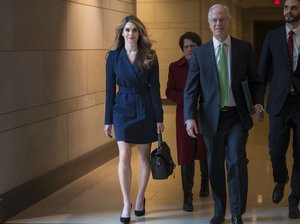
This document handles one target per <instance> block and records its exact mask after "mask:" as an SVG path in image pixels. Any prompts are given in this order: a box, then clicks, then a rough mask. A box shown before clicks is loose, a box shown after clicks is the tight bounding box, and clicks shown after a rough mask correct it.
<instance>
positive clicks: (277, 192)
mask: <svg viewBox="0 0 300 224" xmlns="http://www.w3.org/2000/svg"><path fill="white" fill-rule="evenodd" d="M288 182H289V176H287V177H286V180H285V182H284V183H277V184H276V185H275V187H274V190H273V195H272V200H273V202H274V203H276V204H277V203H279V202H280V201H281V200H282V198H283V195H284V187H285V185H286V184H287V183H288Z"/></svg>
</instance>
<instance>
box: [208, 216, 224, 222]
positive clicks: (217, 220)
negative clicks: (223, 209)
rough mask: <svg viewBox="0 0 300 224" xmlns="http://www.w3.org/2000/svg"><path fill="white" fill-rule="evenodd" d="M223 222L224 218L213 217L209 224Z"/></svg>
mask: <svg viewBox="0 0 300 224" xmlns="http://www.w3.org/2000/svg"><path fill="white" fill-rule="evenodd" d="M223 222H224V217H223V218H220V217H219V216H214V217H212V219H211V220H210V222H209V223H210V224H222V223H223Z"/></svg>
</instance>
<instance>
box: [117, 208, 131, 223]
mask: <svg viewBox="0 0 300 224" xmlns="http://www.w3.org/2000/svg"><path fill="white" fill-rule="evenodd" d="M131 209H132V204H131ZM131 209H130V211H131ZM121 215H122V213H121ZM130 219H131V217H130V216H129V217H122V216H120V222H121V223H124V224H129V223H130Z"/></svg>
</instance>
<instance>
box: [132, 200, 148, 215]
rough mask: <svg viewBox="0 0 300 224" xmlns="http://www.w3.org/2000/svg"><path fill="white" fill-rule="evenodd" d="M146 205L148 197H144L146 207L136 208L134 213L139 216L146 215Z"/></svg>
mask: <svg viewBox="0 0 300 224" xmlns="http://www.w3.org/2000/svg"><path fill="white" fill-rule="evenodd" d="M145 205H146V199H145V198H144V207H143V210H134V214H135V215H136V216H138V217H140V216H143V215H145V213H146V211H145Z"/></svg>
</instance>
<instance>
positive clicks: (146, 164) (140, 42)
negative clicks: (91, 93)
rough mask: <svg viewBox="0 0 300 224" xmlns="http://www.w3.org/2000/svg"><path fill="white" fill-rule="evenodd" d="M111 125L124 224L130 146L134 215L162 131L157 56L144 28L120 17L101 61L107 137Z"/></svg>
mask: <svg viewBox="0 0 300 224" xmlns="http://www.w3.org/2000/svg"><path fill="white" fill-rule="evenodd" d="M116 90H117V91H116ZM112 127H113V128H114V132H115V137H116V141H117V143H118V148H119V165H118V174H119V180H120V186H121V191H122V195H123V210H122V212H121V217H120V221H121V222H122V223H129V222H130V218H131V209H132V202H131V199H130V188H131V177H132V170H131V146H132V144H135V145H136V146H137V151H138V160H139V170H138V173H139V181H138V182H139V186H138V193H137V196H136V200H135V205H134V210H135V215H136V216H143V215H145V203H146V200H145V191H146V187H147V183H148V180H149V175H150V149H151V143H152V142H154V141H157V134H158V133H161V132H163V130H164V125H163V109H162V103H161V97H160V84H159V69H158V60H157V56H156V53H155V51H154V50H153V49H152V42H151V41H150V40H149V37H148V35H147V32H146V28H145V26H144V24H143V23H142V22H141V21H140V20H139V19H138V18H137V17H135V16H132V15H131V16H127V17H125V18H124V20H123V21H122V22H121V24H120V25H119V26H118V27H117V28H116V38H115V47H114V48H113V49H112V50H111V51H110V52H109V54H108V57H107V62H106V105H105V127H104V132H105V134H106V135H107V136H108V137H110V138H112Z"/></svg>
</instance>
